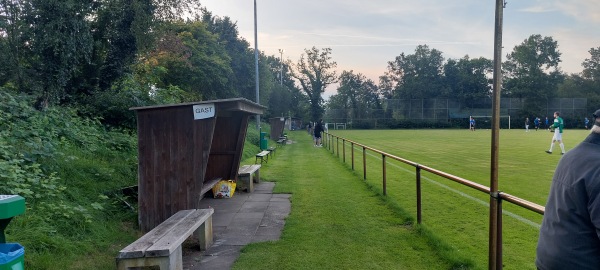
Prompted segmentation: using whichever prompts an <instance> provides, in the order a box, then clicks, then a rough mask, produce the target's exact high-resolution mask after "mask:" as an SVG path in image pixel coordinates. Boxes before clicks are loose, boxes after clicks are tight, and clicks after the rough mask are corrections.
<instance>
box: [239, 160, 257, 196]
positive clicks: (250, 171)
mask: <svg viewBox="0 0 600 270" xmlns="http://www.w3.org/2000/svg"><path fill="white" fill-rule="evenodd" d="M260 166H261V165H260V164H254V165H244V166H242V167H240V169H239V170H238V182H237V186H238V188H239V189H240V190H245V191H246V192H253V191H254V183H260ZM253 175H256V176H254V177H253Z"/></svg>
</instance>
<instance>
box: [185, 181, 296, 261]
mask: <svg viewBox="0 0 600 270" xmlns="http://www.w3.org/2000/svg"><path fill="white" fill-rule="evenodd" d="M274 186H275V183H273V182H261V183H258V184H254V192H253V193H246V192H243V191H236V193H235V194H234V195H233V197H232V198H230V199H213V198H211V197H205V198H203V199H202V200H201V201H200V208H209V207H212V208H214V209H215V213H214V214H213V235H214V244H213V245H212V246H211V247H210V248H209V249H208V250H207V251H204V252H200V251H197V250H195V249H192V248H184V250H183V269H188V270H194V269H211V270H218V269H231V266H232V265H233V263H234V262H235V260H236V259H237V258H238V256H239V255H240V250H241V249H242V248H243V247H244V246H245V245H247V244H249V243H254V242H264V241H276V240H278V239H279V237H280V236H281V230H282V229H283V226H284V224H285V218H286V217H287V216H288V215H289V213H290V208H291V204H290V196H291V195H290V194H273V187H274Z"/></svg>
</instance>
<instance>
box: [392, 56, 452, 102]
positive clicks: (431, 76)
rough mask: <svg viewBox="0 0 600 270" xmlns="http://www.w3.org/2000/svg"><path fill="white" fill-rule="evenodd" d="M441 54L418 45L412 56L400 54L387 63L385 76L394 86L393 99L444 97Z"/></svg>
mask: <svg viewBox="0 0 600 270" xmlns="http://www.w3.org/2000/svg"><path fill="white" fill-rule="evenodd" d="M443 62H444V57H442V52H441V51H438V50H436V49H430V48H429V46H427V45H419V46H417V48H416V49H415V53H414V54H409V55H405V54H404V53H401V54H400V55H399V56H397V57H396V59H395V60H394V61H390V62H388V70H387V72H386V76H387V77H388V79H391V80H392V81H393V82H394V84H395V89H394V97H395V98H409V99H412V98H436V97H445V96H446V91H445V88H444V86H443V81H442V63H443Z"/></svg>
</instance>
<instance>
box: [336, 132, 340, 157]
mask: <svg viewBox="0 0 600 270" xmlns="http://www.w3.org/2000/svg"><path fill="white" fill-rule="evenodd" d="M335 145H336V146H335V148H337V151H336V152H337V157H338V158H340V137H337V138H336V140H335Z"/></svg>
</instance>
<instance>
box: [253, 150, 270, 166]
mask: <svg viewBox="0 0 600 270" xmlns="http://www.w3.org/2000/svg"><path fill="white" fill-rule="evenodd" d="M265 157H266V159H265ZM259 158H260V164H262V163H263V161H264V162H269V151H267V150H265V151H261V152H260V153H258V154H256V160H255V161H254V163H258V159H259Z"/></svg>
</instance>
